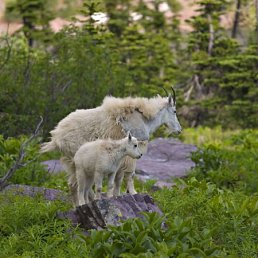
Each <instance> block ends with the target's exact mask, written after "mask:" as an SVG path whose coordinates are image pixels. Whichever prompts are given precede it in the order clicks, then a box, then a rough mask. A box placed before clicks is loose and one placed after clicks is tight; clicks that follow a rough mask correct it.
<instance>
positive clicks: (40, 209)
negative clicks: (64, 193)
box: [0, 194, 88, 258]
mask: <svg viewBox="0 0 258 258" xmlns="http://www.w3.org/2000/svg"><path fill="white" fill-rule="evenodd" d="M0 202H1V206H0V249H1V257H3V258H4V257H6V258H7V257H18V256H19V257H87V253H88V249H87V247H86V246H85V245H84V244H83V242H82V241H81V239H80V232H79V231H78V230H77V229H74V228H73V227H72V225H71V224H70V223H69V221H65V220H60V219H57V218H56V213H57V211H60V210H61V211H62V210H66V209H67V208H69V207H70V206H69V205H67V204H65V203H62V202H57V201H55V202H49V201H45V200H43V199H42V198H41V197H40V196H37V197H36V198H31V197H26V196H11V195H10V196H8V195H3V194H0Z"/></svg>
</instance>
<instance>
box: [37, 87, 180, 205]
mask: <svg viewBox="0 0 258 258" xmlns="http://www.w3.org/2000/svg"><path fill="white" fill-rule="evenodd" d="M175 104H176V98H175V92H174V90H173V98H172V96H171V95H169V96H168V97H165V98H162V97H160V96H159V95H158V96H157V97H154V98H150V99H147V98H132V97H127V98H114V97H105V99H104V101H103V103H102V105H101V106H99V107H97V108H93V109H86V110H84V109H81V110H76V111H75V112H72V113H70V114H69V115H68V116H67V117H65V118H64V119H62V120H61V121H60V122H59V123H58V125H57V126H56V128H55V129H54V130H53V131H51V132H50V133H51V141H50V142H47V143H44V144H43V145H42V148H41V152H48V151H55V150H56V151H60V152H61V153H62V158H61V161H62V163H63V164H64V166H65V168H66V170H67V172H68V176H69V178H68V184H69V187H70V190H71V193H72V197H73V201H74V204H78V200H77V184H76V176H75V166H74V163H73V157H74V154H75V153H76V151H77V150H78V149H79V147H80V146H81V145H82V144H84V143H85V142H89V141H94V140H96V139H107V138H111V139H114V140H118V139H122V138H124V137H125V136H126V134H127V132H128V131H130V132H131V133H132V135H133V136H134V137H136V138H137V139H138V140H139V141H142V142H140V144H139V147H140V149H142V151H143V149H144V148H146V145H147V141H148V140H149V137H150V134H151V133H153V132H154V131H155V130H156V129H157V128H158V127H160V126H161V125H162V124H166V125H167V126H168V127H169V128H170V129H171V130H172V131H173V132H176V133H180V132H181V126H180V124H179V122H178V119H177V116H176V106H175ZM135 166H136V160H135V159H132V158H129V157H126V158H125V159H124V160H123V162H122V163H121V166H120V168H119V170H118V172H117V174H116V178H115V187H114V195H115V196H117V195H119V194H120V192H119V191H120V190H119V189H120V185H121V183H122V180H123V177H124V176H125V180H126V184H127V190H128V191H129V193H130V194H135V193H136V191H135V189H134V183H133V175H134V173H135Z"/></svg>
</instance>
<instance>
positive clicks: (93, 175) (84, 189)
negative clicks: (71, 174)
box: [74, 133, 142, 205]
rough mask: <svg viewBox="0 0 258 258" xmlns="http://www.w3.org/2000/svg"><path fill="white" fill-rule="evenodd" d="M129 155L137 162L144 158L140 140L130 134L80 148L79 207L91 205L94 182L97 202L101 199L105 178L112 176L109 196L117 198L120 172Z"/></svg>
mask: <svg viewBox="0 0 258 258" xmlns="http://www.w3.org/2000/svg"><path fill="white" fill-rule="evenodd" d="M125 156H130V157H131V158H133V159H139V158H140V157H141V156H142V153H141V151H140V149H139V148H138V141H137V139H136V138H134V137H132V135H131V134H130V133H129V134H128V136H127V137H125V138H123V139H121V140H111V139H106V140H96V141H93V142H87V143H85V144H83V145H82V146H81V147H80V148H79V150H78V151H77V152H76V153H75V156H74V164H75V168H76V179H77V185H78V188H77V190H78V201H79V205H83V204H85V203H88V202H89V194H91V193H92V192H91V191H92V186H93V184H94V183H95V189H96V199H100V198H101V191H102V180H103V177H104V176H105V175H107V176H108V191H107V197H108V198H110V197H112V196H113V187H114V180H115V176H116V172H117V171H118V169H119V167H120V163H121V161H122V160H123V158H124V157H125Z"/></svg>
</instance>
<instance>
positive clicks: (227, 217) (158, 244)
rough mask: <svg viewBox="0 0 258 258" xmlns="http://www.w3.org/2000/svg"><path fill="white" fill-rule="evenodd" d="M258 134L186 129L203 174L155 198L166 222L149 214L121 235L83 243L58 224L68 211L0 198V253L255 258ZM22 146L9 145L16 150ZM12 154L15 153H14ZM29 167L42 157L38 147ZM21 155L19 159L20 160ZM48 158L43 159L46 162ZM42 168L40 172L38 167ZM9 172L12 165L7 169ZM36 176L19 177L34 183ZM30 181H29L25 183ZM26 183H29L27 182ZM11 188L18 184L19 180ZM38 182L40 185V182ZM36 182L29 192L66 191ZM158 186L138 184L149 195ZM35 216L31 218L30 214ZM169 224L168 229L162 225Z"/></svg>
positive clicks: (115, 232) (96, 236)
mask: <svg viewBox="0 0 258 258" xmlns="http://www.w3.org/2000/svg"><path fill="white" fill-rule="evenodd" d="M257 135H258V132H257V130H238V131H225V132H224V131H222V129H221V128H216V129H214V130H212V129H209V128H198V129H197V130H195V129H186V130H185V132H184V134H183V135H182V138H183V139H184V141H185V142H189V143H196V144H197V145H198V146H199V150H198V151H197V152H196V153H194V154H193V160H194V161H195V162H196V164H197V166H196V168H195V169H194V170H193V171H192V173H191V174H190V175H189V177H188V178H187V179H184V180H182V179H179V180H177V182H176V186H174V187H173V188H169V189H168V188H164V189H162V190H159V191H157V192H153V193H152V196H153V197H154V199H155V201H156V203H157V204H158V205H159V206H160V208H161V209H162V210H163V212H164V217H160V216H158V215H156V214H145V215H144V217H145V219H144V220H140V219H133V220H129V221H126V222H124V223H123V224H122V225H121V226H120V227H108V228H107V229H106V230H103V231H94V230H93V231H92V232H91V234H90V236H85V235H83V233H82V231H81V229H79V228H76V229H74V228H73V227H72V226H71V224H70V223H69V222H68V221H66V220H61V219H58V218H56V213H57V212H58V211H64V210H69V209H70V208H71V207H70V205H69V204H66V203H63V202H60V201H59V202H49V201H45V200H43V198H42V197H40V196H38V197H37V198H34V199H33V198H30V197H24V196H12V195H7V196H6V195H0V201H1V208H0V248H1V250H3V251H2V253H1V254H2V256H3V257H12V256H15V255H18V256H19V257H27V256H28V255H29V256H30V257H71V256H72V257H103V255H105V256H106V257H243V258H245V257H254V258H255V257H256V255H257V250H258V236H257V230H258V196H257V185H258V177H257V175H256V171H257V170H258V163H257V160H258V159H257V155H258V152H257V149H258V148H257V144H258V142H257V139H258V137H257ZM11 141H12V143H13V145H14V149H18V148H17V145H18V143H19V141H20V140H15V139H11V140H7V141H4V140H2V142H3V143H2V145H4V146H6V147H5V148H6V149H7V148H8V151H9V150H11V146H12V144H11ZM7 146H9V147H7ZM30 149H31V150H32V152H31V155H32V156H29V155H28V159H29V158H30V157H33V152H34V156H35V155H36V154H35V153H36V152H37V145H35V144H34V147H32V146H31V147H30ZM14 153H15V152H14ZM43 158H44V157H43ZM38 162H39V161H38V160H35V161H33V162H32V163H35V164H34V166H37V165H38V166H39V163H38ZM0 165H1V168H5V167H6V168H7V167H8V166H9V165H10V163H9V161H8V159H2V160H1V161H0ZM30 171H31V169H30V168H29V167H28V170H27V169H26V168H22V171H19V170H18V171H17V172H16V174H17V176H18V175H20V177H18V178H19V181H18V182H19V183H28V181H27V180H28V178H30V175H31V174H30V173H29V172H30ZM22 174H24V176H23V177H21V175H22ZM25 175H27V176H25ZM12 180H14V181H13V182H16V181H15V180H18V179H17V178H16V177H14V178H13V179H12ZM33 180H34V181H33ZM33 180H32V179H29V184H32V185H41V186H47V187H50V188H51V187H52V188H55V189H59V190H64V191H67V183H66V178H65V175H64V174H60V175H49V176H47V177H45V178H44V180H42V176H40V174H39V176H38V177H34V178H33ZM153 183H154V182H153V181H150V182H147V183H146V184H142V183H139V182H138V181H136V188H137V190H138V191H139V192H150V191H151V186H152V185H153ZM28 210H29V211H30V212H29V213H28ZM164 221H165V222H166V223H165V224H164V223H163V222H164Z"/></svg>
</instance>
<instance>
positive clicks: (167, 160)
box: [136, 138, 197, 182]
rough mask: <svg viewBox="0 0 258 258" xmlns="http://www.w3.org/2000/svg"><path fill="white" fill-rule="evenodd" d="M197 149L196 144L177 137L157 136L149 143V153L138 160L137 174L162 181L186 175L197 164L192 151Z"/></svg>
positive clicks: (144, 177) (141, 177) (145, 178)
mask: <svg viewBox="0 0 258 258" xmlns="http://www.w3.org/2000/svg"><path fill="white" fill-rule="evenodd" d="M196 150H197V148H196V146H194V145H190V144H184V143H182V142H180V141H179V140H176V139H163V138H157V139H155V140H153V141H151V142H150V143H149V144H148V151H147V153H146V154H145V155H143V157H142V158H141V159H139V160H137V165H136V176H138V177H139V178H140V179H142V180H147V179H155V180H158V181H161V182H166V181H168V180H171V178H175V177H184V176H186V175H187V172H188V171H189V170H190V169H191V168H192V167H194V166H195V164H194V162H193V161H192V160H191V153H192V152H194V151H196Z"/></svg>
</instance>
